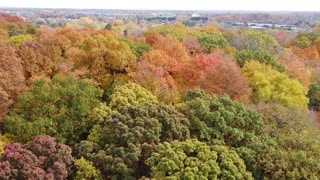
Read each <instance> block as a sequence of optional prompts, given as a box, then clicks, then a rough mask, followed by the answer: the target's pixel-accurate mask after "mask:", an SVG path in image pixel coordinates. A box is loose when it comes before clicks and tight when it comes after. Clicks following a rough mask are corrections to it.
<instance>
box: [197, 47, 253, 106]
mask: <svg viewBox="0 0 320 180" xmlns="http://www.w3.org/2000/svg"><path fill="white" fill-rule="evenodd" d="M213 55H214V56H215V57H216V58H218V59H221V61H220V62H219V63H217V64H215V65H213V66H212V67H211V68H210V69H209V70H208V71H207V72H206V73H204V77H201V78H200V79H199V80H198V82H197V84H198V86H199V87H200V88H201V89H202V90H204V91H205V92H207V93H210V94H216V95H224V94H227V95H228V96H230V97H231V98H232V99H233V100H239V101H241V102H244V103H248V102H249V97H250V94H251V88H250V86H249V82H248V80H247V79H246V78H245V77H244V76H243V75H242V74H241V70H240V68H239V67H238V66H237V65H236V64H235V63H234V61H233V59H231V57H230V56H228V55H226V54H224V53H221V52H216V53H214V54H213ZM199 71H200V70H199Z"/></svg>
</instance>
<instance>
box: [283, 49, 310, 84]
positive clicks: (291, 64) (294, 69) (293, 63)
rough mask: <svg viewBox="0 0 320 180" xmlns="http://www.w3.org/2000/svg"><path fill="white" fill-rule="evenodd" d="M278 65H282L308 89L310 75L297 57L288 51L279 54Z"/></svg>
mask: <svg viewBox="0 0 320 180" xmlns="http://www.w3.org/2000/svg"><path fill="white" fill-rule="evenodd" d="M279 63H281V64H284V65H285V66H286V68H287V70H288V71H289V72H290V73H291V74H292V75H293V76H294V78H296V79H298V80H299V81H300V82H302V83H303V85H304V86H305V87H309V86H310V84H311V82H310V81H311V75H310V73H309V71H308V69H307V68H306V66H305V64H304V62H303V61H301V60H300V59H299V57H298V56H296V55H295V54H293V53H292V51H290V50H286V51H283V52H280V54H279Z"/></svg>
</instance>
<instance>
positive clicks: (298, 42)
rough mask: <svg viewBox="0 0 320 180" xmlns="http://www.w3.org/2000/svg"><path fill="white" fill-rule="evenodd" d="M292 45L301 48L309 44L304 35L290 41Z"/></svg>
mask: <svg viewBox="0 0 320 180" xmlns="http://www.w3.org/2000/svg"><path fill="white" fill-rule="evenodd" d="M292 45H294V46H297V47H299V48H301V49H303V48H307V47H310V46H311V42H310V40H309V39H308V38H307V37H306V36H300V37H299V38H297V39H296V40H294V41H293V42H292Z"/></svg>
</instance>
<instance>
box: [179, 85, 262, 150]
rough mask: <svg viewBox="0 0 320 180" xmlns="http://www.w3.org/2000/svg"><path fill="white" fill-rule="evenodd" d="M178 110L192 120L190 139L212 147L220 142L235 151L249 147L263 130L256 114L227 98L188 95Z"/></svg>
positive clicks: (198, 91)
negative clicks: (235, 148) (242, 147)
mask: <svg viewBox="0 0 320 180" xmlns="http://www.w3.org/2000/svg"><path fill="white" fill-rule="evenodd" d="M177 109H178V110H180V111H181V112H182V113H183V114H185V116H186V117H187V118H188V119H189V121H190V126H189V128H190V133H191V137H192V138H197V139H198V140H199V141H204V142H208V143H211V144H212V143H216V142H217V141H220V142H224V143H225V144H226V145H229V146H232V147H239V146H246V145H247V144H250V143H252V142H254V141H255V140H256V139H257V136H258V135H260V134H261V133H262V130H263V129H262V128H263V127H262V126H263V122H262V119H261V117H260V116H259V115H258V114H257V113H256V112H255V111H253V110H250V109H246V108H245V107H244V106H243V105H242V104H241V103H239V102H234V101H232V100H231V99H230V98H229V97H227V96H222V97H217V96H214V95H209V94H206V93H204V92H203V91H200V90H195V91H189V92H188V93H187V96H186V98H185V100H184V102H182V103H181V104H178V105H177Z"/></svg>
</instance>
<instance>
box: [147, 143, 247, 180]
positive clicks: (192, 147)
mask: <svg viewBox="0 0 320 180" xmlns="http://www.w3.org/2000/svg"><path fill="white" fill-rule="evenodd" d="M146 163H147V164H148V165H149V166H150V167H151V176H152V178H156V179H253V178H252V175H251V173H250V172H248V171H247V170H246V166H245V164H244V162H243V160H242V159H241V158H240V157H239V156H238V155H237V153H236V152H235V151H233V150H230V149H229V148H228V147H226V146H218V145H214V146H212V147H210V146H208V145H207V144H205V143H203V142H199V141H198V140H196V139H193V140H187V141H184V142H178V141H173V142H170V143H169V142H164V143H162V144H160V145H158V146H157V147H156V149H155V151H154V152H153V153H152V154H151V156H150V158H148V159H147V160H146Z"/></svg>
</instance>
